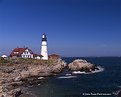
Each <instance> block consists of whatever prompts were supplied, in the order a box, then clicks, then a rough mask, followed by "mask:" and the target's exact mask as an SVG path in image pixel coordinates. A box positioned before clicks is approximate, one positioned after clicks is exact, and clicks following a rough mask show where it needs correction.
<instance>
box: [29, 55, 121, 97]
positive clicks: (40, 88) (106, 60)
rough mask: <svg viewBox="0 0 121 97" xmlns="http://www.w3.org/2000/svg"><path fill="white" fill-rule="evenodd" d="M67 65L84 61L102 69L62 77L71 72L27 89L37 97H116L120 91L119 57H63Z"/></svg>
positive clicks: (120, 61)
mask: <svg viewBox="0 0 121 97" xmlns="http://www.w3.org/2000/svg"><path fill="white" fill-rule="evenodd" d="M62 59H63V60H65V61H66V62H67V63H70V62H72V61H73V60H75V59H85V60H87V61H88V62H91V63H93V64H95V65H98V66H101V67H102V68H104V71H102V72H98V73H94V74H76V75H72V77H69V78H66V77H65V78H63V76H65V75H67V74H70V72H71V71H69V70H68V69H64V70H63V72H62V73H60V74H58V75H56V76H54V77H50V78H49V79H48V80H47V81H45V82H44V83H41V84H39V85H35V86H32V87H29V88H28V89H29V90H30V91H32V92H33V93H34V94H36V95H37V96H38V97H116V96H115V95H114V94H116V92H117V91H119V90H121V57H85V58H84V57H78V58H77V57H65V58H62Z"/></svg>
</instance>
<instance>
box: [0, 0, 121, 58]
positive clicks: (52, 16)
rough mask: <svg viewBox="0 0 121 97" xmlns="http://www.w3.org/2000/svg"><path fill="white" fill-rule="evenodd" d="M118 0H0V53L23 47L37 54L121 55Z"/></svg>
mask: <svg viewBox="0 0 121 97" xmlns="http://www.w3.org/2000/svg"><path fill="white" fill-rule="evenodd" d="M120 9H121V2H120V0H0V54H4V53H5V54H8V55H9V54H10V52H11V50H12V49H13V48H15V47H17V46H18V47H23V46H27V47H29V48H30V49H32V50H33V51H34V52H35V53H40V46H41V37H42V34H43V32H46V35H47V38H48V50H49V53H50V54H51V53H58V54H60V55H61V56H121V24H120V23H121V18H120V17H121V10H120Z"/></svg>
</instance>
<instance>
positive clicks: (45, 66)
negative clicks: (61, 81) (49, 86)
mask: <svg viewBox="0 0 121 97" xmlns="http://www.w3.org/2000/svg"><path fill="white" fill-rule="evenodd" d="M65 66H66V62H64V61H63V60H60V59H59V60H48V61H44V60H35V59H9V60H3V59H2V61H0V77H1V78H0V97H1V96H2V95H4V96H5V97H15V95H16V94H15V93H17V91H20V86H23V85H27V84H34V83H37V82H41V81H42V80H44V79H46V77H48V76H51V75H55V74H57V73H59V72H61V71H62V69H63V68H64V67H65Z"/></svg>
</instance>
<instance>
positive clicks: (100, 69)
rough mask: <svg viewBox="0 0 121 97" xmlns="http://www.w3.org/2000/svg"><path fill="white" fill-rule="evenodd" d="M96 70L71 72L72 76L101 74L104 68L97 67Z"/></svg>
mask: <svg viewBox="0 0 121 97" xmlns="http://www.w3.org/2000/svg"><path fill="white" fill-rule="evenodd" d="M97 68H98V69H96V70H95V71H91V72H85V71H73V72H72V74H93V73H99V72H103V71H104V68H102V67H101V66H97Z"/></svg>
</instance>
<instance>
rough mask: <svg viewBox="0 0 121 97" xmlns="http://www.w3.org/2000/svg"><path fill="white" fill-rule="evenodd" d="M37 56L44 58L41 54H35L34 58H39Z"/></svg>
mask: <svg viewBox="0 0 121 97" xmlns="http://www.w3.org/2000/svg"><path fill="white" fill-rule="evenodd" d="M37 56H39V57H43V56H42V55H40V54H34V57H37Z"/></svg>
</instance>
